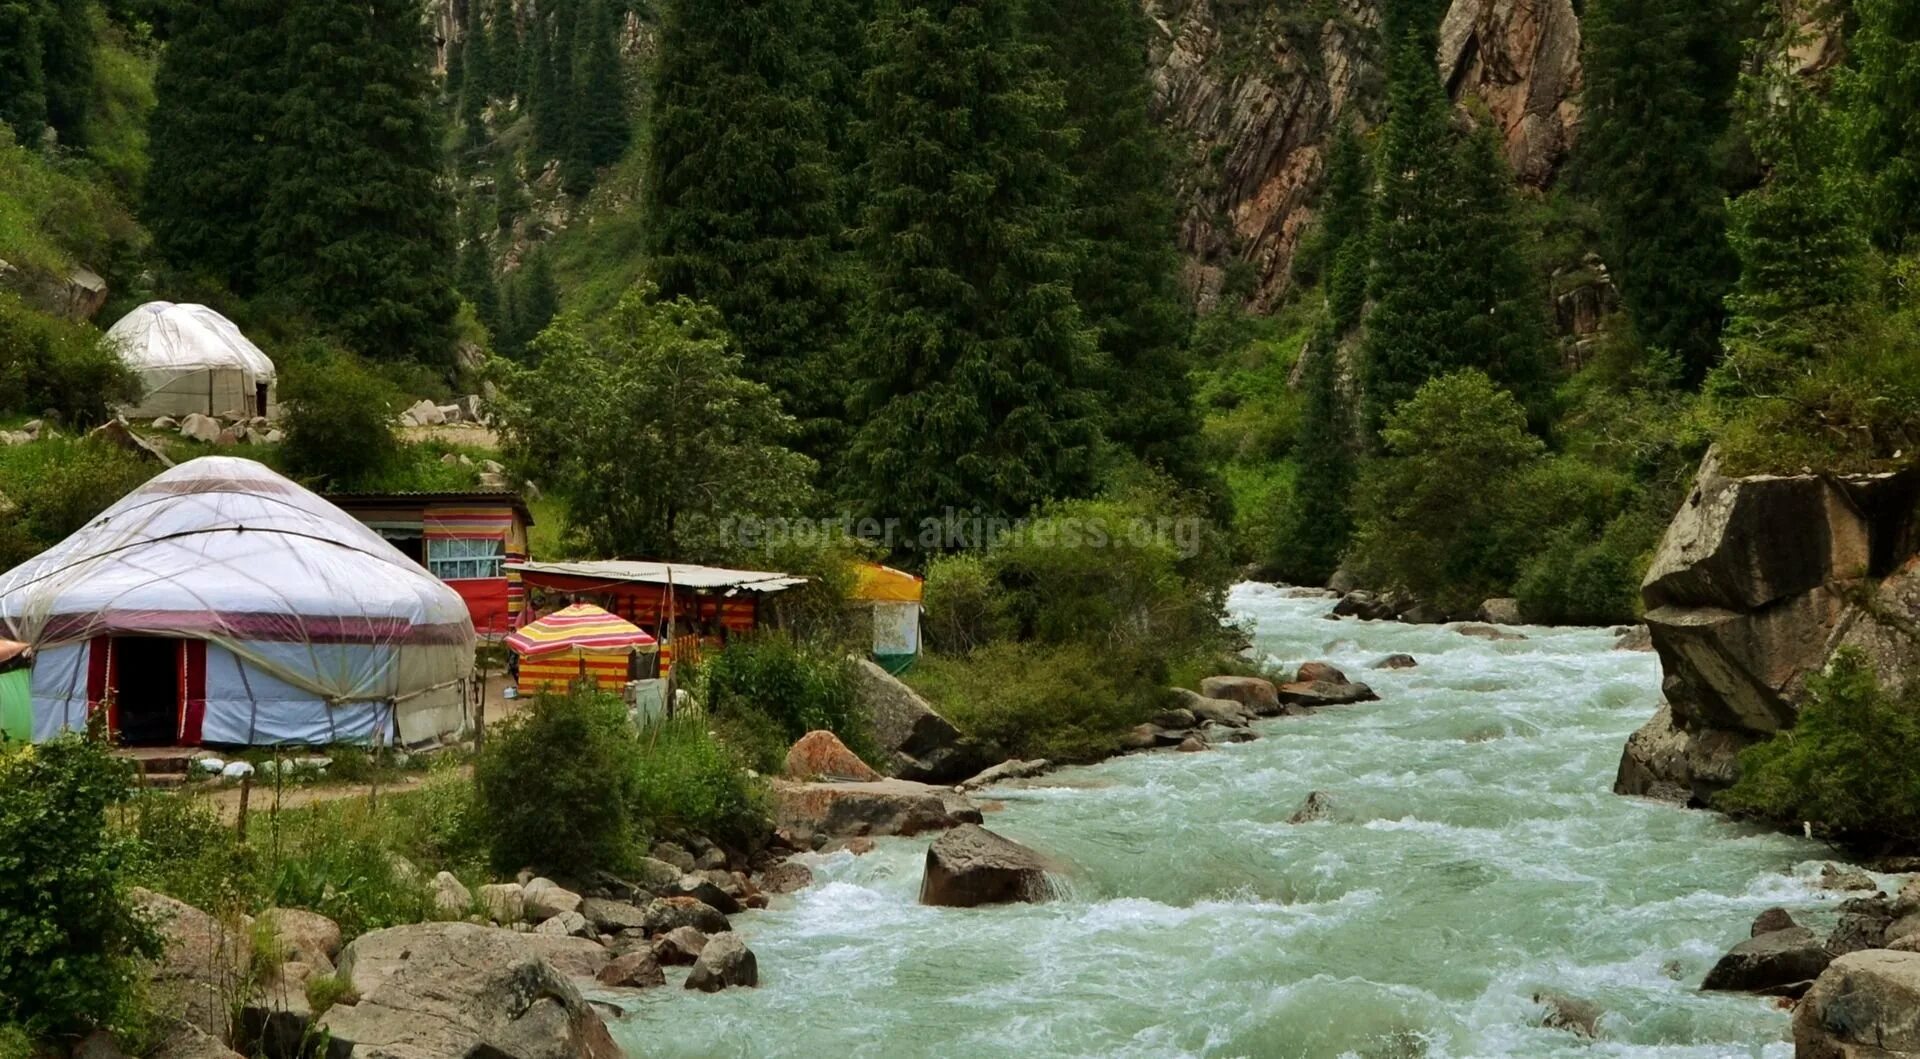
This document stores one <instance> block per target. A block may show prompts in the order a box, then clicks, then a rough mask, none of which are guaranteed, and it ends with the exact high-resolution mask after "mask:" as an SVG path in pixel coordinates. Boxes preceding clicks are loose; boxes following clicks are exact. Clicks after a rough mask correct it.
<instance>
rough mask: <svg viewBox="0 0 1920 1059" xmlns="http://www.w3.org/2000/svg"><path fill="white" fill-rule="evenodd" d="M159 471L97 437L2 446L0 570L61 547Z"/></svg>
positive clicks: (154, 466) (0, 460)
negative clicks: (3, 506)
mask: <svg viewBox="0 0 1920 1059" xmlns="http://www.w3.org/2000/svg"><path fill="white" fill-rule="evenodd" d="M158 470H159V468H158V467H157V466H156V465H154V464H151V463H148V462H146V461H144V460H142V459H140V458H139V457H137V456H135V455H133V454H132V453H130V452H127V451H126V450H125V449H121V448H119V447H117V446H114V445H112V444H109V443H108V442H105V441H101V440H97V439H94V438H50V439H48V440H46V441H37V442H34V443H33V444H30V445H15V446H12V447H9V448H0V495H4V496H5V497H6V498H7V500H9V501H11V502H12V509H11V510H10V511H9V510H0V567H11V566H14V565H16V564H18V563H21V562H24V561H25V560H27V559H30V558H32V557H33V556H34V555H37V554H39V553H40V552H42V551H44V550H46V549H47V548H50V547H52V546H53V545H55V544H58V543H59V542H60V541H61V540H63V539H65V538H66V537H67V536H68V535H69V534H71V533H73V532H74V531H75V530H77V529H79V528H80V527H82V526H84V525H86V524H87V523H88V522H91V521H92V520H93V517H94V516H95V515H98V514H99V513H100V512H101V511H102V510H104V509H105V508H106V507H107V506H108V505H110V504H112V503H113V502H114V501H116V500H119V499H120V498H121V497H122V496H125V495H126V494H127V493H128V492H130V491H131V490H132V489H133V488H134V487H136V486H138V485H140V484H141V483H143V482H145V481H146V480H147V479H148V478H151V477H153V475H154V473H155V472H156V471H158Z"/></svg>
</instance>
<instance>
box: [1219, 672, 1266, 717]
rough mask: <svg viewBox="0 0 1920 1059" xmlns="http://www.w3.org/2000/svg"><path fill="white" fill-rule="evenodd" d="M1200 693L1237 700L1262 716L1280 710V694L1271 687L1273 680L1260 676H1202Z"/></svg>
mask: <svg viewBox="0 0 1920 1059" xmlns="http://www.w3.org/2000/svg"><path fill="white" fill-rule="evenodd" d="M1200 694H1201V695H1202V696H1204V697H1206V698H1209V699H1227V700H1230V701H1232V702H1237V703H1239V704H1240V705H1242V706H1245V707H1246V708H1248V709H1250V710H1252V711H1253V712H1254V713H1257V714H1259V715H1260V716H1262V717H1270V716H1272V715H1274V714H1276V713H1279V712H1280V696H1279V695H1278V694H1277V693H1275V691H1274V689H1273V681H1271V680H1264V679H1262V678H1260V677H1203V678H1201V680H1200Z"/></svg>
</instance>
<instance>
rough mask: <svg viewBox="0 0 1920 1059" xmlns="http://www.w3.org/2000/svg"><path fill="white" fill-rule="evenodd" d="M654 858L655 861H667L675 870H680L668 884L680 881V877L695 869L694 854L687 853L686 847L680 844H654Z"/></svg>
mask: <svg viewBox="0 0 1920 1059" xmlns="http://www.w3.org/2000/svg"><path fill="white" fill-rule="evenodd" d="M653 857H654V859H655V860H659V861H665V862H666V863H668V864H671V865H673V867H674V868H676V869H678V870H677V871H675V872H674V874H673V879H668V880H667V881H668V882H672V881H673V880H674V879H678V878H679V877H680V876H682V875H684V874H686V873H687V872H690V871H692V870H694V867H695V865H694V862H693V854H691V853H689V852H687V850H686V847H684V846H681V845H680V844H678V843H675V842H656V843H654V845H653Z"/></svg>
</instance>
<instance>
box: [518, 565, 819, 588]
mask: <svg viewBox="0 0 1920 1059" xmlns="http://www.w3.org/2000/svg"><path fill="white" fill-rule="evenodd" d="M507 569H509V570H515V571H518V572H520V573H522V574H554V575H556V576H560V577H580V578H587V579H589V580H595V581H607V582H621V581H627V582H633V583H635V584H644V585H665V584H672V585H673V586H674V587H676V588H691V589H720V588H725V589H737V590H742V591H747V592H782V591H785V590H786V589H789V588H792V587H793V586H795V585H803V584H806V583H807V579H806V578H804V577H801V576H799V575H797V574H782V573H775V572H772V571H768V570H729V569H727V568H726V567H721V566H697V565H694V564H692V563H655V562H645V561H641V560H636V559H594V560H586V561H582V562H570V563H540V562H524V563H508V564H507Z"/></svg>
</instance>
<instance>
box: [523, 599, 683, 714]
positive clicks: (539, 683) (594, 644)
mask: <svg viewBox="0 0 1920 1059" xmlns="http://www.w3.org/2000/svg"><path fill="white" fill-rule="evenodd" d="M654 644H655V641H654V638H653V637H652V636H650V635H648V634H647V632H646V630H644V629H642V628H640V627H639V626H637V625H634V624H633V623H632V622H629V621H625V620H623V619H621V618H618V617H616V616H614V615H612V614H609V613H607V612H606V611H604V610H601V609H600V608H599V607H596V606H594V605H593V604H591V603H575V604H574V605H572V606H570V607H565V608H562V609H560V610H557V611H554V612H553V613H552V614H549V615H547V616H546V617H544V618H541V619H540V620H539V621H536V622H533V623H531V624H528V625H526V626H524V627H522V628H521V629H520V630H519V631H517V632H515V633H513V634H512V635H510V636H508V637H507V647H508V649H509V650H511V651H513V653H514V654H516V655H518V656H519V658H520V679H519V688H520V691H521V693H522V694H531V693H534V692H541V691H565V690H567V688H568V687H569V686H570V685H572V683H573V682H574V681H576V680H582V679H590V680H592V681H593V682H594V684H595V685H596V686H598V687H600V688H602V689H605V690H608V691H615V690H618V689H619V688H620V687H621V686H623V685H624V684H626V682H627V676H628V673H629V671H630V662H631V660H632V657H633V653H634V652H635V651H636V650H647V649H650V648H652V647H653V646H654Z"/></svg>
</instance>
